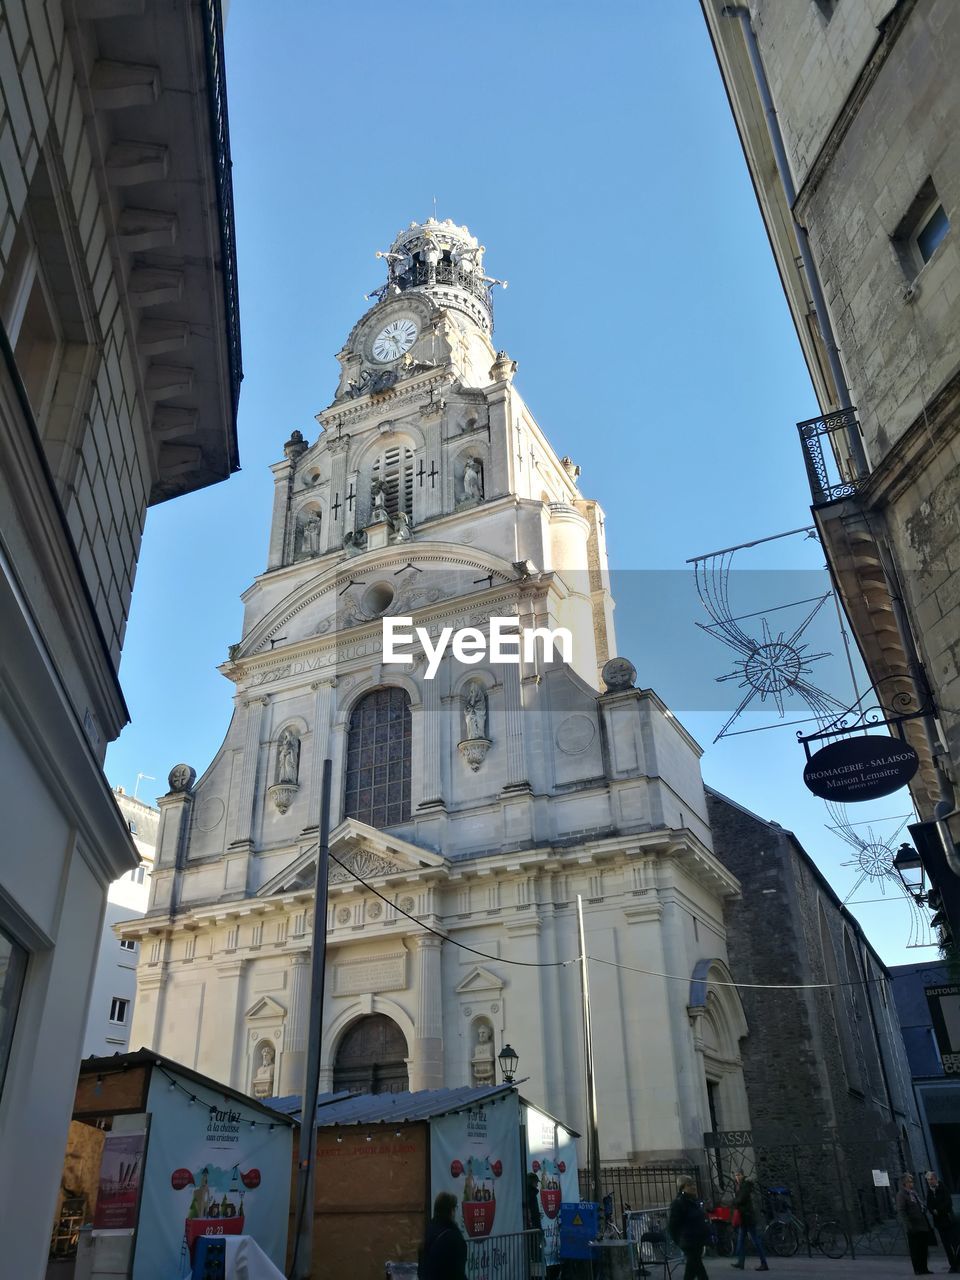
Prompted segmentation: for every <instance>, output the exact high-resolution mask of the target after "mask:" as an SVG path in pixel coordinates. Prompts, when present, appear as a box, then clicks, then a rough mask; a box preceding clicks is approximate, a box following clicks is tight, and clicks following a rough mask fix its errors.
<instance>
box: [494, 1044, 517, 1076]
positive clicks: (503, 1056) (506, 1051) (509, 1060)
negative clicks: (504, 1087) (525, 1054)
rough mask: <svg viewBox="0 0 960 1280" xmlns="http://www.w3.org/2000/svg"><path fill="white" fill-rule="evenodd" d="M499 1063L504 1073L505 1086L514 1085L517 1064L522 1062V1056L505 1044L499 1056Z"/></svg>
mask: <svg viewBox="0 0 960 1280" xmlns="http://www.w3.org/2000/svg"><path fill="white" fill-rule="evenodd" d="M497 1061H498V1062H499V1063H500V1070H501V1071H502V1072H503V1082H504V1084H513V1079H514V1076H515V1075H516V1074H517V1063H518V1062H519V1061H520V1055H519V1054H518V1053H517V1051H516V1049H511V1047H510V1046H509V1045H508V1044H505V1045H504V1046H503V1048H502V1049H501V1050H500V1052H499V1053H498V1054H497Z"/></svg>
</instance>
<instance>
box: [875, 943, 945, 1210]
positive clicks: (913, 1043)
mask: <svg viewBox="0 0 960 1280" xmlns="http://www.w3.org/2000/svg"><path fill="white" fill-rule="evenodd" d="M890 976H891V978H892V981H893V998H894V1001H895V1003H896V1006H897V1014H898V1016H899V1019H900V1030H901V1032H902V1034H903V1041H904V1044H905V1045H906V1048H907V1061H908V1062H909V1064H910V1074H911V1077H912V1080H913V1092H914V1097H915V1098H916V1102H917V1110H918V1112H919V1114H920V1122H921V1124H922V1125H923V1127H924V1132H925V1134H926V1139H927V1150H928V1151H929V1152H930V1155H931V1159H932V1162H933V1167H934V1168H935V1169H936V1170H938V1172H939V1174H940V1177H941V1178H942V1179H943V1180H944V1182H946V1184H947V1186H948V1187H950V1189H951V1191H953V1192H954V1193H956V1192H957V1189H958V1188H960V1076H958V1074H957V1072H956V1071H953V1070H952V1071H950V1072H947V1071H946V1070H945V1069H944V1060H943V1054H942V1053H941V1052H940V1050H939V1047H938V1044H937V1035H936V1032H935V1030H934V1027H933V1018H932V1016H931V1012H930V1004H929V1000H928V997H927V989H928V988H937V987H950V986H952V987H953V988H954V991H956V989H957V976H958V975H957V972H956V968H955V966H953V965H949V964H947V963H945V962H940V963H929V962H928V963H926V964H898V965H894V966H893V967H892V968H891V970H890ZM953 1039H954V1040H955V1041H960V1035H958V1034H957V1033H956V1029H955V1031H954V1036H953Z"/></svg>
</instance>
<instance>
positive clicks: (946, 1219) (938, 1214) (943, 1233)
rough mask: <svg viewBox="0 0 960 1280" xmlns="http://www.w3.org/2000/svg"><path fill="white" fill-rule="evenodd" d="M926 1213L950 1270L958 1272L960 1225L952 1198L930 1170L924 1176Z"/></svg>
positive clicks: (959, 1265)
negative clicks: (938, 1238)
mask: <svg viewBox="0 0 960 1280" xmlns="http://www.w3.org/2000/svg"><path fill="white" fill-rule="evenodd" d="M926 1183H927V1213H929V1215H930V1217H931V1218H932V1219H933V1225H934V1226H935V1227H936V1229H937V1232H938V1234H939V1236H940V1243H941V1244H942V1245H943V1252H944V1253H945V1254H946V1255H947V1261H948V1262H949V1263H950V1270H951V1271H954V1272H958V1271H960V1223H958V1222H957V1217H956V1214H955V1213H954V1212H953V1198H952V1197H951V1195H950V1192H949V1191H948V1190H947V1188H946V1187H945V1186H944V1185H943V1183H942V1182H941V1181H940V1179H939V1178H938V1177H937V1175H936V1174H935V1173H934V1172H933V1170H932V1169H931V1170H930V1172H929V1173H928V1174H927V1176H926Z"/></svg>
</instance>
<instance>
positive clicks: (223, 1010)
mask: <svg viewBox="0 0 960 1280" xmlns="http://www.w3.org/2000/svg"><path fill="white" fill-rule="evenodd" d="M246 963H247V962H246V960H243V959H240V958H239V957H233V958H231V959H230V960H221V961H220V962H219V963H218V964H217V986H216V992H215V994H214V999H215V1000H216V1002H217V1007H216V1010H215V1011H213V1010H211V1011H210V1016H208V1018H205V1019H204V1021H205V1022H206V1024H207V1026H210V1025H211V1024H212V1027H213V1028H214V1029H215V1034H214V1035H213V1036H211V1037H210V1039H209V1040H208V1041H206V1042H204V1040H203V1039H201V1047H200V1054H201V1062H200V1063H198V1064H197V1065H198V1067H199V1068H200V1070H202V1071H205V1072H206V1073H207V1074H208V1075H210V1076H212V1077H213V1078H214V1080H226V1081H228V1082H229V1083H230V1084H232V1085H233V1086H234V1088H235V1089H242V1090H243V1092H244V1093H249V1091H250V1081H249V1080H245V1079H243V1078H242V1077H241V1075H240V1072H241V1071H242V1069H243V1064H242V1063H241V1062H240V1061H238V1054H237V1036H238V1035H242V1034H243V1032H244V1026H243V1019H242V1017H241V1014H242V1009H241V1008H240V995H241V984H242V982H243V970H244V967H245V965H246ZM202 1032H203V1026H201V1035H202Z"/></svg>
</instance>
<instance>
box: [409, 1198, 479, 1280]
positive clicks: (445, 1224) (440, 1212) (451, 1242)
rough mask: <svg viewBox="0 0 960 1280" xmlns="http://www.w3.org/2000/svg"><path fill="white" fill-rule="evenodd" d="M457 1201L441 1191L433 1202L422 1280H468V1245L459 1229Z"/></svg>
mask: <svg viewBox="0 0 960 1280" xmlns="http://www.w3.org/2000/svg"><path fill="white" fill-rule="evenodd" d="M456 1212H457V1197H456V1196H455V1195H451V1194H450V1192H449V1191H441V1192H440V1194H439V1195H438V1196H437V1198H436V1200H434V1202H433V1217H432V1218H431V1219H430V1222H429V1224H428V1225H427V1234H426V1236H425V1237H424V1241H423V1248H422V1249H421V1250H420V1261H419V1263H418V1264H417V1275H418V1276H419V1280H467V1242H466V1240H464V1238H463V1232H462V1231H461V1230H460V1228H459V1227H458V1226H457V1220H456Z"/></svg>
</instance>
